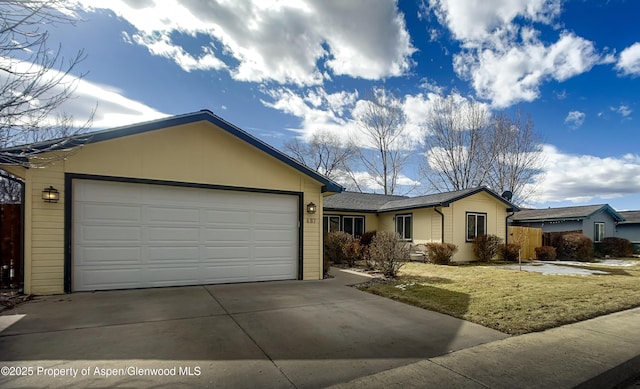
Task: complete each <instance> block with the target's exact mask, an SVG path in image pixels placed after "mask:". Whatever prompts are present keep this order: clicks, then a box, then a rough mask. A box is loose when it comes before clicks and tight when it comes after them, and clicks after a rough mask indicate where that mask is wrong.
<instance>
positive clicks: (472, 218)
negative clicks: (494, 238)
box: [466, 212, 487, 242]
mask: <svg viewBox="0 0 640 389" xmlns="http://www.w3.org/2000/svg"><path fill="white" fill-rule="evenodd" d="M466 231H467V233H466V235H467V236H466V240H467V242H471V241H472V240H474V239H475V238H476V236H481V235H486V234H487V214H486V213H475V212H467V230H466Z"/></svg>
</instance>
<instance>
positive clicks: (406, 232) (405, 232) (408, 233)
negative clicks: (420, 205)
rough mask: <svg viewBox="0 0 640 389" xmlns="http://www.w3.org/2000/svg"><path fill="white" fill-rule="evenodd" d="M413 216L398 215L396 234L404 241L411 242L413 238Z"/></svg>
mask: <svg viewBox="0 0 640 389" xmlns="http://www.w3.org/2000/svg"><path fill="white" fill-rule="evenodd" d="M412 220H413V218H412V215H396V232H397V233H398V234H399V235H400V237H401V238H402V239H404V240H411V239H412V237H413V225H412V224H413V223H412Z"/></svg>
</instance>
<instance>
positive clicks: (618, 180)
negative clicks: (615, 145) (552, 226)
mask: <svg viewBox="0 0 640 389" xmlns="http://www.w3.org/2000/svg"><path fill="white" fill-rule="evenodd" d="M543 153H544V155H545V158H546V162H545V167H544V173H543V174H541V175H540V176H539V177H538V182H537V183H536V185H537V188H536V189H537V191H536V195H535V196H534V197H533V198H532V199H531V200H532V201H533V202H534V203H547V202H560V201H572V202H576V203H578V202H591V201H594V199H604V200H606V199H611V198H616V197H621V196H625V195H629V194H636V193H638V192H640V180H639V179H638V177H640V155H637V154H626V155H623V156H618V157H616V156H611V157H597V156H592V155H572V154H566V153H563V152H561V151H560V150H558V149H557V148H556V147H554V146H552V145H545V146H544V147H543Z"/></svg>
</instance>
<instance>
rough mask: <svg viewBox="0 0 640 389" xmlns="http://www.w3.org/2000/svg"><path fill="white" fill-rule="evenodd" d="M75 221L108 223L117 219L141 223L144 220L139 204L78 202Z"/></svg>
mask: <svg viewBox="0 0 640 389" xmlns="http://www.w3.org/2000/svg"><path fill="white" fill-rule="evenodd" d="M74 221H83V222H85V223H91V222H94V223H95V222H99V223H108V222H109V221H117V222H118V224H123V223H125V224H126V223H127V222H129V223H132V224H139V223H140V222H141V221H142V210H141V209H140V207H137V206H130V205H122V204H96V203H91V204H87V203H77V204H76V207H75V209H74Z"/></svg>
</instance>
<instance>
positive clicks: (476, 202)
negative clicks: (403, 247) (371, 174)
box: [323, 187, 518, 262]
mask: <svg viewBox="0 0 640 389" xmlns="http://www.w3.org/2000/svg"><path fill="white" fill-rule="evenodd" d="M517 209H518V208H517V207H516V206H515V205H513V204H512V203H511V202H509V201H508V200H507V199H505V198H503V197H501V196H499V195H498V194H496V193H495V192H493V191H491V190H490V189H488V188H486V187H479V188H473V189H466V190H460V191H454V192H446V193H438V194H431V195H426V196H418V197H406V196H390V195H379V194H371V193H355V192H342V193H339V194H336V195H333V196H330V197H327V198H325V200H324V215H323V230H324V232H325V234H326V233H328V232H331V231H337V230H340V231H345V232H348V233H350V234H352V235H355V236H359V235H361V234H362V233H363V232H365V231H373V230H376V231H395V232H397V233H398V234H400V236H401V237H402V238H403V239H404V240H406V241H407V242H411V243H413V244H421V243H429V242H438V243H453V244H455V245H457V246H458V252H457V253H456V254H455V255H454V257H453V261H457V262H464V261H471V260H474V255H473V251H472V243H471V242H472V241H473V239H474V238H475V237H476V236H478V235H483V234H492V235H497V236H498V237H500V238H502V239H503V241H504V240H505V237H506V235H507V232H506V228H507V218H508V217H509V216H510V215H511V214H512V213H513V211H515V210H517Z"/></svg>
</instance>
